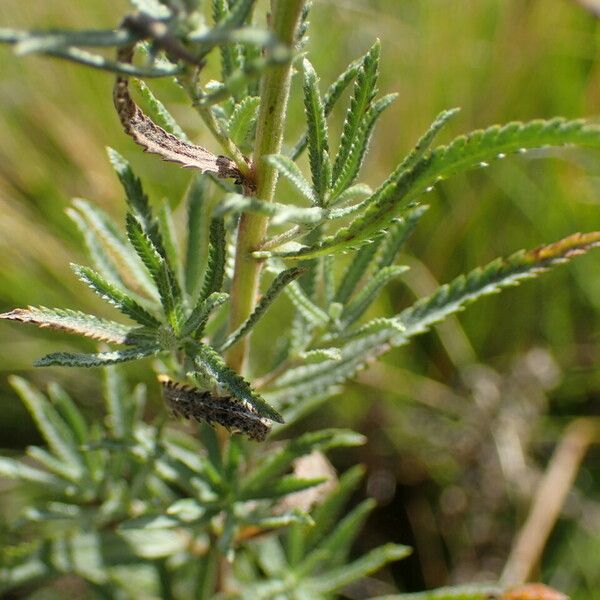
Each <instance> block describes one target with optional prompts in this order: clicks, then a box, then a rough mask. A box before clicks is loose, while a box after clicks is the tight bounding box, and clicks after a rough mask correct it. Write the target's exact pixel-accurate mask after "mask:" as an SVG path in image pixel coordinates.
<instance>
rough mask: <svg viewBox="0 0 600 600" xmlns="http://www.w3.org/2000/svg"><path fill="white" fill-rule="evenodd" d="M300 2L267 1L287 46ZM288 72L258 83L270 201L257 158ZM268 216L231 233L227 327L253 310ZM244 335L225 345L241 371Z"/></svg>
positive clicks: (282, 104)
mask: <svg viewBox="0 0 600 600" xmlns="http://www.w3.org/2000/svg"><path fill="white" fill-rule="evenodd" d="M304 3H305V0H271V27H272V30H273V33H274V34H275V35H276V36H277V38H278V39H279V41H280V42H281V43H283V44H285V45H286V46H287V47H288V48H290V49H291V48H292V47H293V45H294V37H295V33H296V27H297V25H298V20H299V17H300V14H301V12H302V8H303V6H304ZM291 75H292V64H291V62H289V63H287V64H285V65H281V66H277V67H273V68H272V69H270V70H269V71H267V72H266V73H265V75H264V77H263V79H262V81H261V90H260V109H259V113H258V122H257V129H256V141H255V145H254V168H255V171H256V192H255V194H256V196H257V197H258V198H260V199H261V200H264V201H267V202H271V201H273V197H274V194H275V185H276V183H277V171H276V170H275V169H274V168H273V167H272V166H271V165H268V164H266V163H265V162H263V160H262V159H263V157H264V156H266V155H268V154H279V153H280V152H281V143H282V140H283V129H284V124H285V117H286V111H287V103H288V97H289V92H290V81H291ZM267 224H268V217H264V216H260V215H251V214H244V215H242V217H241V218H240V223H239V227H238V236H237V249H236V257H235V269H234V275H233V283H232V290H231V312H230V321H229V328H230V331H234V330H235V329H236V328H237V327H239V325H240V324H241V323H243V322H244V321H245V320H246V319H247V318H248V316H249V315H250V314H251V313H252V311H253V310H254V306H255V303H256V295H257V293H258V282H259V276H260V270H261V266H262V265H261V263H260V262H258V261H256V260H255V259H253V258H252V256H251V252H252V251H253V250H255V249H257V248H258V246H259V245H260V243H261V242H262V240H263V238H264V237H265V234H266V231H267ZM248 343H249V337H248V336H246V337H245V338H243V339H242V340H240V342H239V343H238V344H236V345H234V346H232V347H231V349H230V350H229V352H228V353H227V362H228V363H229V366H231V367H232V368H234V369H235V370H237V371H238V372H240V371H243V370H244V367H245V363H246V358H247V355H248Z"/></svg>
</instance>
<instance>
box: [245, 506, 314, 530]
mask: <svg viewBox="0 0 600 600" xmlns="http://www.w3.org/2000/svg"><path fill="white" fill-rule="evenodd" d="M242 522H243V523H244V524H246V525H255V526H256V527H260V528H261V529H280V528H281V527H287V526H288V525H292V524H294V523H301V524H303V525H312V524H313V520H312V518H311V516H310V515H309V514H307V513H304V512H302V511H301V510H297V509H296V510H290V511H288V512H285V513H282V514H280V515H267V516H255V515H250V516H249V517H245V518H244V519H243V521H242Z"/></svg>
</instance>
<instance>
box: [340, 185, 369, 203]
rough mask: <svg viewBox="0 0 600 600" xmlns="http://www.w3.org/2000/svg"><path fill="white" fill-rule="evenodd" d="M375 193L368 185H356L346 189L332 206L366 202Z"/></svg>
mask: <svg viewBox="0 0 600 600" xmlns="http://www.w3.org/2000/svg"><path fill="white" fill-rule="evenodd" d="M372 193H373V190H372V189H371V188H370V186H368V185H367V184H366V183H355V184H354V185H351V186H350V187H349V188H346V189H345V190H344V191H343V192H342V193H341V194H340V195H339V196H338V197H337V198H335V200H334V201H332V205H334V204H336V205H343V204H348V203H349V202H352V200H356V199H360V200H365V199H366V198H368V197H369V196H370V195H371V194H372Z"/></svg>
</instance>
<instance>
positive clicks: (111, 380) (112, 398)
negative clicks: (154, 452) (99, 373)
mask: <svg viewBox="0 0 600 600" xmlns="http://www.w3.org/2000/svg"><path fill="white" fill-rule="evenodd" d="M103 375H104V380H103V384H104V386H103V387H104V390H103V391H104V394H103V395H104V400H105V402H106V411H107V419H106V422H107V424H108V427H109V429H110V430H111V431H112V433H113V435H114V437H115V438H116V439H124V438H126V437H129V435H130V433H131V425H132V424H131V421H130V418H131V416H132V413H133V411H132V410H131V409H130V407H128V406H126V403H127V402H128V401H129V398H127V397H126V392H125V381H124V380H123V377H122V375H121V373H120V371H118V370H117V369H116V368H115V367H114V366H108V367H106V368H105V369H104V370H103Z"/></svg>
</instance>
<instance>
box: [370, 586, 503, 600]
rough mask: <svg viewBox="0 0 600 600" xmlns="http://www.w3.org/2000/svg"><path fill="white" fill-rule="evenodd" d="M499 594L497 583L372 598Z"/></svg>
mask: <svg viewBox="0 0 600 600" xmlns="http://www.w3.org/2000/svg"><path fill="white" fill-rule="evenodd" d="M501 594H502V589H501V588H500V587H499V586H497V585H486V584H481V585H457V586H456V587H444V588H438V589H437V590H429V591H427V592H416V593H414V594H388V595H387V596H377V597H376V598H374V600H489V599H490V598H497V597H500V595H501Z"/></svg>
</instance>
